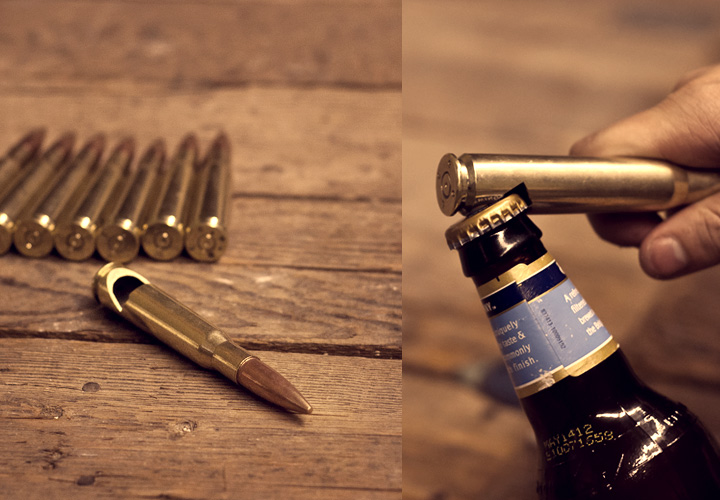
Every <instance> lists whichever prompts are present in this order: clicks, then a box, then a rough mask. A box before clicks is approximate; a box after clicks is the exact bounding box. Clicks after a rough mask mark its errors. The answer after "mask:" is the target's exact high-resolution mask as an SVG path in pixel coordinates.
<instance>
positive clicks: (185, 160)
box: [142, 135, 198, 260]
mask: <svg viewBox="0 0 720 500" xmlns="http://www.w3.org/2000/svg"><path fill="white" fill-rule="evenodd" d="M197 157H198V144H197V139H196V138H195V136H194V135H188V136H186V137H185V139H183V141H182V143H181V144H180V146H179V147H178V150H177V152H176V153H175V156H174V157H173V159H172V160H171V163H170V168H169V170H168V172H167V174H166V175H167V178H166V179H164V187H163V189H162V190H161V196H160V198H159V201H158V203H157V205H156V206H155V207H154V210H153V211H152V213H151V214H150V216H149V218H148V221H147V228H146V229H145V234H143V236H142V247H143V250H144V251H145V253H146V254H148V255H149V256H150V257H152V258H153V259H157V260H171V259H174V258H175V257H177V256H178V255H180V253H181V252H182V250H183V247H184V236H185V224H186V222H185V221H186V219H187V210H188V199H189V194H190V183H191V181H192V178H193V171H194V170H195V163H196V162H197Z"/></svg>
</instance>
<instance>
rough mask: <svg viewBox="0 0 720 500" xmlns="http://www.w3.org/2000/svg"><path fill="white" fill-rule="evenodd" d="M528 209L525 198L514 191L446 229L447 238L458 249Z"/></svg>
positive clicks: (452, 246)
mask: <svg viewBox="0 0 720 500" xmlns="http://www.w3.org/2000/svg"><path fill="white" fill-rule="evenodd" d="M527 209H528V204H527V203H526V202H525V200H524V199H523V198H522V197H521V196H520V195H519V194H516V193H512V194H510V195H508V196H506V197H505V198H503V199H501V200H499V201H498V202H496V203H494V204H492V205H490V206H489V207H487V208H485V209H484V210H481V211H480V212H477V213H475V214H472V215H469V216H468V217H466V218H465V219H463V220H461V221H460V222H458V223H456V224H453V225H452V226H450V227H449V228H448V229H447V231H445V239H446V240H447V243H448V246H449V247H450V248H451V249H452V250H456V249H458V248H460V247H461V246H463V245H465V244H467V243H469V242H470V241H472V240H474V239H475V238H478V237H479V236H481V235H483V234H485V233H488V232H490V231H492V230H493V229H495V228H496V227H498V226H500V225H501V224H504V223H505V222H507V221H509V220H510V219H512V218H514V217H516V216H518V215H519V214H521V213H522V212H525V211H526V210H527Z"/></svg>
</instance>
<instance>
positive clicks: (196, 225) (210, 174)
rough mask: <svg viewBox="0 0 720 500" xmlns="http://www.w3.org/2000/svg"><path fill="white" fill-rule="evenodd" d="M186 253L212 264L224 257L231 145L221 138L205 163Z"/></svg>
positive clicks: (190, 223) (223, 136)
mask: <svg viewBox="0 0 720 500" xmlns="http://www.w3.org/2000/svg"><path fill="white" fill-rule="evenodd" d="M204 163H205V164H204V166H203V169H202V171H201V172H200V173H201V175H200V176H199V177H200V179H201V182H200V183H199V186H198V191H197V199H196V200H195V210H194V213H193V214H192V215H191V217H190V222H189V225H188V230H187V233H186V234H185V249H186V250H187V252H188V254H189V255H190V256H191V257H192V258H193V259H195V260H199V261H202V262H215V261H217V260H218V259H220V257H221V256H222V255H223V253H225V249H226V248H227V240H228V233H227V231H228V229H227V228H228V215H229V199H230V186H231V179H230V144H229V142H228V140H227V137H226V136H225V134H221V135H220V136H218V138H217V139H216V140H215V142H214V143H213V145H212V146H211V148H210V152H209V153H208V155H207V158H206V159H205V162H204Z"/></svg>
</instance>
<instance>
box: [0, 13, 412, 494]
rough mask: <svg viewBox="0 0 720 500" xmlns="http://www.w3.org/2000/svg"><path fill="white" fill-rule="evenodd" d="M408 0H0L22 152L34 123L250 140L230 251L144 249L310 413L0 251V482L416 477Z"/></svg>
mask: <svg viewBox="0 0 720 500" xmlns="http://www.w3.org/2000/svg"><path fill="white" fill-rule="evenodd" d="M400 26H401V5H400V2H398V1H383V0H360V1H357V2H352V3H346V2H325V1H314V0H305V1H299V2H282V1H277V2H246V1H242V0H231V1H215V0H206V1H202V2H200V1H193V0H177V1H168V2H162V3H154V4H152V3H151V4H145V3H136V2H125V1H120V0H109V1H105V2H90V1H82V0H78V1H71V0H60V1H49V0H48V1H45V0H40V1H37V2H24V1H12V0H11V1H7V0H6V1H0V149H2V150H5V149H6V148H8V147H9V146H10V145H11V144H12V143H14V142H15V141H16V140H17V139H19V137H20V136H21V135H22V134H24V133H25V132H26V131H28V130H29V129H31V128H33V127H36V126H45V127H47V129H48V139H49V140H52V139H54V138H56V137H57V136H59V135H60V134H61V133H62V132H64V131H68V130H74V131H75V132H76V133H77V135H78V139H79V141H80V142H82V141H84V140H85V139H87V138H88V137H90V135H92V134H93V133H96V132H104V133H105V134H106V136H107V138H108V142H109V144H111V145H113V144H116V143H118V142H119V141H120V140H121V138H123V137H125V136H133V137H135V139H136V141H137V148H138V151H139V152H140V151H142V150H144V148H145V147H147V145H149V144H150V142H151V141H152V140H154V139H155V138H157V137H163V138H165V140H166V141H167V144H168V146H169V147H170V149H173V148H175V147H176V145H177V144H178V142H179V141H180V139H181V137H182V136H183V135H184V134H185V133H187V132H194V133H196V134H197V135H198V137H199V139H200V143H201V146H202V148H203V151H205V150H206V148H207V146H208V145H209V143H210V141H211V140H212V138H213V137H214V136H215V134H216V133H217V132H218V131H219V130H224V131H226V132H227V134H228V135H229V137H230V140H231V145H232V149H233V161H232V169H233V176H234V186H233V190H232V209H231V210H232V223H231V228H230V244H229V248H228V250H227V253H226V254H225V256H224V257H223V258H222V259H221V260H220V262H218V263H216V264H202V263H197V262H194V261H192V260H190V259H189V258H187V257H184V256H183V257H180V258H178V259H176V260H174V261H172V262H169V263H164V262H156V261H152V260H150V259H149V258H147V257H140V258H138V259H137V260H135V261H134V262H132V263H131V264H130V267H131V268H132V269H134V270H137V271H138V272H140V273H141V274H144V275H145V276H146V277H148V278H149V279H150V280H152V281H154V282H155V283H157V284H158V285H159V286H161V287H162V288H164V289H165V290H167V291H168V292H170V293H172V294H173V295H175V296H176V297H177V298H178V299H179V300H181V301H182V302H184V303H185V304H187V305H189V306H190V307H191V308H193V309H195V310H196V311H197V312H199V313H200V314H202V315H203V316H205V317H206V318H208V319H209V320H210V321H212V322H214V323H215V324H216V325H217V326H219V327H220V328H222V329H223V330H224V331H226V332H227V333H228V334H229V335H230V336H231V337H232V338H233V339H234V340H236V341H237V342H238V343H240V344H241V345H243V346H245V347H246V348H248V349H250V350H252V351H254V352H255V353H257V354H258V355H259V356H260V357H261V358H262V359H263V360H265V361H266V362H267V363H268V364H270V365H271V366H273V367H275V368H276V369H277V370H278V371H280V372H281V373H283V374H284V375H286V376H287V378H288V379H289V380H291V382H293V383H294V384H295V385H296V386H297V387H298V388H299V389H300V390H301V392H302V393H303V394H304V395H305V396H306V398H307V399H308V400H309V401H310V402H311V404H312V405H313V406H314V408H315V412H314V414H312V415H308V416H305V415H303V416H297V415H293V414H289V413H286V412H283V411H282V410H279V409H278V408H276V407H274V406H272V405H270V404H267V403H265V402H263V401H261V400H259V399H257V398H255V397H253V396H252V395H250V394H249V393H248V392H247V391H245V390H243V389H242V388H239V387H237V386H235V385H233V384H231V383H230V382H229V381H227V380H226V379H224V378H223V377H222V376H220V375H219V374H216V373H213V372H209V371H206V370H203V369H201V368H199V367H197V366H195V365H194V364H192V363H191V362H189V361H187V360H185V359H184V358H182V357H180V356H179V355H177V354H175V353H174V352H172V351H171V350H169V349H167V348H166V347H164V346H163V345H161V344H159V343H158V342H156V341H154V340H153V339H151V338H149V337H148V336H147V335H146V334H144V333H142V332H140V331H138V330H137V329H135V328H134V327H132V326H130V325H128V324H127V323H125V322H124V321H122V320H120V319H119V318H117V317H115V316H113V315H112V314H111V313H108V312H106V311H105V310H103V309H102V308H101V307H100V306H99V305H98V304H96V303H95V301H94V299H93V297H92V293H91V290H90V285H91V281H92V278H93V275H94V273H95V272H96V270H97V269H99V268H100V266H101V265H102V262H101V260H100V259H99V258H92V259H90V260H88V261H85V262H79V263H73V262H68V261H64V260H63V259H61V258H60V257H59V256H57V255H52V256H50V257H48V258H44V259H40V260H33V259H26V258H23V257H21V256H20V255H18V254H17V253H16V252H14V251H13V252H11V253H9V254H7V255H5V256H3V257H0V299H1V300H0V436H2V438H1V441H0V442H1V445H0V498H9V499H16V498H42V499H54V498H57V499H67V498H168V499H169V498H175V499H180V498H182V499H190V498H193V499H199V498H207V499H221V498H227V499H231V498H258V499H260V498H262V499H268V498H278V499H287V498H293V499H309V498H312V499H321V498H329V499H330V498H332V499H335V498H372V499H381V498H382V499H384V498H398V497H399V496H400V490H401V236H400V227H401V192H400V178H401V171H400V154H401V143H400V137H401V135H400V134H401V49H400V44H401V39H400Z"/></svg>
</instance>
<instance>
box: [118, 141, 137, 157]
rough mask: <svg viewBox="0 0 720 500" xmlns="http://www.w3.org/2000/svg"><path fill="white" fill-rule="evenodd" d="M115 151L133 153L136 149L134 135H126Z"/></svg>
mask: <svg viewBox="0 0 720 500" xmlns="http://www.w3.org/2000/svg"><path fill="white" fill-rule="evenodd" d="M115 151H116V152H120V151H122V152H124V153H125V154H128V153H130V154H131V153H132V152H133V151H135V139H133V138H132V137H125V138H124V139H123V140H121V141H120V144H118V145H117V146H116V147H115Z"/></svg>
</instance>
